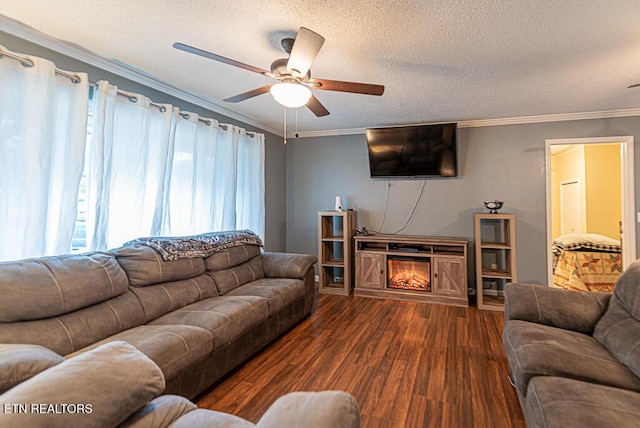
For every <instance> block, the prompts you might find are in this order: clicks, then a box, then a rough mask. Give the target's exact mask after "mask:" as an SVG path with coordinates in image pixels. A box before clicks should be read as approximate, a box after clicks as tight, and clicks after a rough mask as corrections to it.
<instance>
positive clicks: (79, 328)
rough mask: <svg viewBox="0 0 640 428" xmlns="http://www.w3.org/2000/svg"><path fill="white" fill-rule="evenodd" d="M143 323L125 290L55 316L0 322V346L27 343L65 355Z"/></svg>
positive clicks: (134, 299)
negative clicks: (0, 344) (109, 297)
mask: <svg viewBox="0 0 640 428" xmlns="http://www.w3.org/2000/svg"><path fill="white" fill-rule="evenodd" d="M145 321H146V320H145V315H144V311H143V310H142V306H141V305H140V301H139V300H138V298H137V297H136V295H135V294H133V293H132V292H131V291H127V292H126V293H124V294H121V295H120V296H118V297H114V298H112V299H109V300H107V301H106V302H101V303H98V304H97V305H93V306H89V307H87V308H82V309H78V310H76V311H73V312H70V313H67V314H64V315H60V316H57V317H52V318H48V319H41V320H34V321H15V322H10V323H0V343H31V344H34V345H41V346H44V347H46V348H49V349H51V350H53V351H54V352H56V353H58V354H60V355H68V354H70V353H72V352H75V351H77V350H78V349H82V348H84V347H85V346H88V345H91V344H92V343H95V342H97V341H99V340H102V339H105V338H107V337H109V336H112V335H114V334H116V333H120V332H121V331H124V330H127V329H130V328H132V327H136V326H138V325H141V324H144V323H145Z"/></svg>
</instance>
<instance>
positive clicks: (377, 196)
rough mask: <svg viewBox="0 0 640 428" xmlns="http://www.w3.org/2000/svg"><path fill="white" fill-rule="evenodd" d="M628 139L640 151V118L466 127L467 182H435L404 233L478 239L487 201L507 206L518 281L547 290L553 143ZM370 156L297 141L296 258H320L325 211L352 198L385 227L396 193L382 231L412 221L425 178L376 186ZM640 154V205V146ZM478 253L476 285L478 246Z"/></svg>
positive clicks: (341, 139)
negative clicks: (548, 158)
mask: <svg viewBox="0 0 640 428" xmlns="http://www.w3.org/2000/svg"><path fill="white" fill-rule="evenodd" d="M624 135H632V136H634V137H635V141H636V145H638V144H640V118H638V117H630V118H615V119H598V120H580V121H567V122H553V123H541V124H526V125H505V126H492V127H479V128H461V129H459V133H458V144H459V145H458V162H459V176H458V178H453V179H431V180H427V181H426V187H425V190H424V195H423V197H422V201H421V203H420V205H419V206H418V208H417V212H416V215H415V218H414V219H413V222H411V223H410V224H409V226H408V227H407V228H406V229H405V230H404V231H403V232H402V234H414V235H431V236H456V237H464V238H468V239H469V240H470V241H473V213H475V212H483V211H484V207H483V204H482V201H484V200H493V199H499V200H502V201H504V207H503V209H502V210H501V212H505V213H513V214H515V215H516V235H517V238H516V241H517V257H518V280H519V281H520V282H531V283H539V284H546V283H547V270H546V269H547V266H546V260H547V259H546V257H547V255H546V197H545V190H546V189H545V140H546V139H553V138H574V137H580V138H587V137H605V136H624ZM367 156H368V155H367V145H366V140H365V136H364V135H347V136H331V137H314V138H299V139H290V140H289V144H288V145H287V183H288V185H287V220H288V221H287V250H288V251H291V252H303V253H311V254H317V241H316V239H317V231H316V229H317V211H320V210H331V209H333V206H334V201H335V197H336V196H338V195H339V196H342V198H343V201H345V205H346V200H348V206H347V207H348V208H353V209H355V210H357V218H358V219H357V224H358V225H359V226H366V227H368V228H370V229H372V230H380V227H381V225H382V219H383V216H384V211H385V202H386V198H387V191H389V194H390V197H389V208H388V212H387V215H386V220H385V224H384V228H383V229H382V230H381V231H382V232H385V233H393V232H395V231H397V230H398V229H400V228H401V227H402V226H403V225H404V224H405V221H406V220H407V218H408V217H409V214H410V212H411V210H412V209H413V207H414V204H415V203H416V200H417V198H418V194H419V192H420V189H421V186H422V184H423V181H422V180H391V181H387V180H379V179H376V180H373V179H371V178H370V176H369V164H368V157H367ZM635 156H636V159H635V165H636V166H635V174H636V180H635V181H636V185H635V189H636V201H637V200H639V199H640V198H638V193H639V192H640V185H638V184H637V183H638V177H640V163H639V162H640V149H639V148H635ZM389 186H390V187H389ZM636 236H637V232H636ZM637 242H640V240H637ZM638 254H640V252H638ZM469 255H470V262H469V269H470V270H469V274H470V275H469V280H470V286H471V287H473V285H472V284H473V281H474V274H473V262H472V260H473V246H472V245H471V246H470V251H469Z"/></svg>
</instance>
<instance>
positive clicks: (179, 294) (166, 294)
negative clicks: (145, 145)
mask: <svg viewBox="0 0 640 428" xmlns="http://www.w3.org/2000/svg"><path fill="white" fill-rule="evenodd" d="M201 260H202V259H201ZM131 291H132V292H133V293H134V294H135V295H136V296H137V297H138V299H139V300H140V304H141V305H142V308H143V310H144V314H145V320H146V322H149V321H152V320H154V319H156V318H158V317H161V316H162V315H165V314H167V313H169V312H171V311H174V310H176V309H180V308H182V307H184V306H187V305H190V304H192V303H195V302H198V301H200V300H202V299H206V298H209V297H215V296H217V295H218V289H217V288H216V285H215V283H214V281H213V279H212V278H211V277H210V276H209V275H206V274H202V275H198V276H196V277H194V278H189V279H183V280H180V281H172V282H163V283H160V284H155V285H150V286H148V287H132V288H131Z"/></svg>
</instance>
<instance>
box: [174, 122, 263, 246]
mask: <svg viewBox="0 0 640 428" xmlns="http://www.w3.org/2000/svg"><path fill="white" fill-rule="evenodd" d="M175 119H176V121H177V124H176V127H175V133H174V136H173V140H174V143H175V146H174V150H175V151H174V155H173V166H172V168H171V172H170V179H169V180H170V185H169V199H168V204H167V206H168V211H167V213H166V218H165V223H164V230H163V234H165V235H173V236H180V235H192V234H197V233H203V232H209V231H219V230H233V229H250V230H252V231H254V232H255V233H256V234H257V235H258V236H260V237H262V238H263V239H264V215H265V214H264V135H263V134H254V133H247V132H246V131H245V130H244V129H242V128H239V127H236V126H232V125H227V124H219V123H218V122H217V121H215V120H213V119H209V118H201V117H199V116H198V115H196V114H194V113H180V114H179V115H178V116H175ZM189 189H191V191H189Z"/></svg>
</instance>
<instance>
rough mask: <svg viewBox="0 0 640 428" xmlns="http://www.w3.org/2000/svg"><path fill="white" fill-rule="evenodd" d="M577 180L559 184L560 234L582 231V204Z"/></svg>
mask: <svg viewBox="0 0 640 428" xmlns="http://www.w3.org/2000/svg"><path fill="white" fill-rule="evenodd" d="M582 205H583V204H582V197H581V189H580V182H579V180H571V181H565V182H563V183H561V184H560V216H561V230H562V234H563V235H566V234H569V233H584V226H583V224H582V218H583V206H582Z"/></svg>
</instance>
